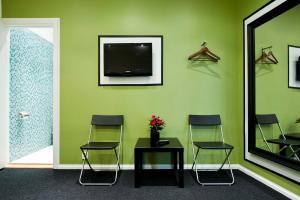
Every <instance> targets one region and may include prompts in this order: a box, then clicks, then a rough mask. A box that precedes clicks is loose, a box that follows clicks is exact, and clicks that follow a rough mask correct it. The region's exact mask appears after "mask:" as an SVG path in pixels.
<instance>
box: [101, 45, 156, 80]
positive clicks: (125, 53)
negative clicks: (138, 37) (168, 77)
mask: <svg viewBox="0 0 300 200" xmlns="http://www.w3.org/2000/svg"><path fill="white" fill-rule="evenodd" d="M103 48H104V52H103V53H104V76H152V43H106V44H104V47H103Z"/></svg>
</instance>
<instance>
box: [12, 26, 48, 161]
mask: <svg viewBox="0 0 300 200" xmlns="http://www.w3.org/2000/svg"><path fill="white" fill-rule="evenodd" d="M10 33H11V34H10V90H9V96H10V97H9V98H10V101H9V102H10V135H9V150H10V161H14V160H16V159H19V158H21V157H23V156H26V155H28V154H31V153H33V152H36V151H38V150H40V149H43V148H45V147H47V146H49V145H52V134H53V131H52V130H53V128H52V124H53V123H52V120H53V116H52V105H53V104H52V102H53V97H52V91H53V88H52V82H53V71H52V69H53V67H52V66H53V44H52V43H50V42H48V41H47V40H45V39H43V38H41V37H40V36H39V35H37V34H35V33H33V32H31V31H30V30H28V29H26V28H12V29H11V31H10ZM21 111H26V112H28V113H29V117H28V118H27V119H21V118H20V115H19V113H20V112H21Z"/></svg>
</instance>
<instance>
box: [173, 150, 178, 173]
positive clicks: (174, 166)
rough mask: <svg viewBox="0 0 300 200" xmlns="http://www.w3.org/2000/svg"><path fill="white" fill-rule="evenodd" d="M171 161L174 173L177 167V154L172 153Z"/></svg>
mask: <svg viewBox="0 0 300 200" xmlns="http://www.w3.org/2000/svg"><path fill="white" fill-rule="evenodd" d="M172 160H173V169H174V171H177V165H178V160H177V152H172Z"/></svg>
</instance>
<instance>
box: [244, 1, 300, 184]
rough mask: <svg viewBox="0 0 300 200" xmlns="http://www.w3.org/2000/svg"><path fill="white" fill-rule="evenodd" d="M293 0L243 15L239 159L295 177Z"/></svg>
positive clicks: (299, 14) (298, 114)
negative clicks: (241, 147) (241, 145)
mask: <svg viewBox="0 0 300 200" xmlns="http://www.w3.org/2000/svg"><path fill="white" fill-rule="evenodd" d="M299 2H300V1H299V0H276V1H271V2H270V3H268V4H267V5H265V6H264V7H262V8H260V9H259V10H258V11H256V12H255V13H253V14H252V15H250V16H249V17H247V18H246V19H245V20H244V86H245V87H244V89H245V91H244V96H245V98H244V101H245V102H244V103H245V104H244V106H245V113H244V114H245V124H244V125H245V126H244V127H245V160H247V161H250V162H252V163H254V164H256V165H259V166H261V167H263V168H265V169H268V170H270V171H273V172H274V173H277V174H279V175H281V176H284V177H286V178H288V179H290V180H292V181H295V182H298V183H300V123H297V122H300V120H298V119H299V118H300V88H299V87H298V86H300V60H299V59H300V26H299V23H298V20H299V18H300V4H299Z"/></svg>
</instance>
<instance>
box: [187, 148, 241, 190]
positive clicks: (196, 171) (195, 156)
mask: <svg viewBox="0 0 300 200" xmlns="http://www.w3.org/2000/svg"><path fill="white" fill-rule="evenodd" d="M199 149H200V148H198V151H197V154H196V155H194V164H195V170H194V169H193V167H194V164H193V167H192V170H194V171H195V173H196V179H197V182H198V183H199V184H200V185H202V186H205V185H229V186H230V185H232V184H234V182H235V179H234V175H233V171H232V168H231V163H230V160H229V156H230V154H231V152H232V149H230V150H229V152H227V150H226V149H224V151H225V154H226V157H225V159H224V161H223V163H222V164H221V167H220V168H218V169H217V170H215V169H201V170H198V169H197V156H198V153H199ZM226 161H227V162H228V167H229V170H230V174H231V178H232V181H231V182H228V183H227V182H226V183H221V182H220V183H207V182H201V181H200V179H199V175H198V171H220V170H221V169H222V168H223V166H224V164H225V163H226Z"/></svg>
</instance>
